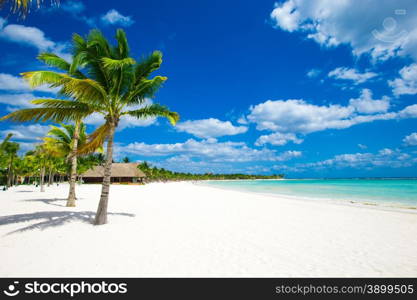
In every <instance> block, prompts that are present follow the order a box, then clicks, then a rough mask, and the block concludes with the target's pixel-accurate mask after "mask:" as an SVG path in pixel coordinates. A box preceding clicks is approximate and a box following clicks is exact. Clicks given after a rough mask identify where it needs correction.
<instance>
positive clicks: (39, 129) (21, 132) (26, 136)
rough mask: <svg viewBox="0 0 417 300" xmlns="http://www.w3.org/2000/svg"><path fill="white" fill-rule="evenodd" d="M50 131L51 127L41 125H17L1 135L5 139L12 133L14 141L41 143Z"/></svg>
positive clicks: (5, 130)
mask: <svg viewBox="0 0 417 300" xmlns="http://www.w3.org/2000/svg"><path fill="white" fill-rule="evenodd" d="M49 129H50V128H49V126H44V125H39V124H32V125H15V126H11V127H9V128H8V129H3V130H1V131H0V133H1V135H2V136H3V137H4V136H7V134H9V133H12V134H13V139H14V140H28V141H35V140H39V141H40V140H41V139H42V138H43V137H45V135H46V134H47V132H48V131H49Z"/></svg>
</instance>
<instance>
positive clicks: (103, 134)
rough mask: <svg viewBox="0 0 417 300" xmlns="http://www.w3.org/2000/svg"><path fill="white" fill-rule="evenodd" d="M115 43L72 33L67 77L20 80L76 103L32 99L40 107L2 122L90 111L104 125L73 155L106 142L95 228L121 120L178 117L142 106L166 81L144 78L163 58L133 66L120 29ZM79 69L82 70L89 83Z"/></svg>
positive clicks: (102, 218) (31, 75)
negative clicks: (46, 87)
mask: <svg viewBox="0 0 417 300" xmlns="http://www.w3.org/2000/svg"><path fill="white" fill-rule="evenodd" d="M116 40H117V45H116V46H112V45H111V44H110V43H109V42H108V41H107V39H106V38H105V37H104V36H103V34H102V33H101V32H100V31H99V30H92V31H91V32H90V34H89V35H88V36H87V37H86V38H85V39H84V38H83V37H81V36H80V35H78V34H74V36H73V45H74V50H73V51H74V53H73V54H74V58H73V62H72V64H71V65H70V66H69V73H70V74H71V75H68V74H62V73H57V72H51V71H37V72H27V73H23V74H22V75H23V77H24V78H25V79H27V80H28V81H29V83H30V84H31V86H32V87H36V86H39V85H43V84H49V85H50V86H51V87H60V88H61V90H60V94H62V95H65V96H68V97H72V98H74V99H76V101H71V100H58V99H39V100H34V101H32V103H34V104H37V105H40V106H41V107H39V108H30V109H23V110H19V111H15V112H12V113H11V114H9V115H7V116H5V117H3V118H2V119H3V120H5V119H10V120H14V121H29V120H35V121H50V120H53V121H55V122H63V121H68V120H79V119H82V118H85V117H86V116H88V115H90V114H92V113H95V112H96V113H99V114H101V115H102V116H103V118H104V124H103V125H102V126H100V127H98V128H97V129H96V131H95V132H94V133H93V134H91V136H90V139H89V142H88V143H87V144H86V145H85V146H84V147H82V148H81V149H80V150H79V151H78V152H79V153H80V154H82V153H87V152H91V149H96V148H97V147H98V146H100V145H103V144H104V142H105V141H107V151H106V161H105V164H104V178H103V185H102V191H101V196H100V202H99V206H98V209H97V213H96V217H95V222H94V223H95V224H96V225H100V224H105V223H107V207H108V200H109V189H110V177H111V166H112V161H113V143H114V135H115V131H116V128H117V126H118V124H119V121H120V119H121V118H123V117H124V116H130V117H135V118H138V119H146V118H149V117H165V118H167V119H168V120H169V121H170V122H171V124H173V125H175V124H176V122H177V121H178V119H179V115H178V114H177V113H176V112H172V111H170V110H169V109H168V108H167V107H165V106H161V105H159V104H150V105H146V102H145V101H146V99H147V98H150V97H153V96H154V95H155V93H156V92H157V90H158V89H159V88H160V87H161V85H162V84H163V83H164V82H165V81H166V80H167V78H166V77H162V76H155V77H153V78H149V76H150V74H151V73H152V72H153V71H155V70H157V69H159V67H160V65H161V63H162V53H161V52H159V51H154V52H153V53H152V54H151V55H149V56H148V57H145V58H143V59H142V60H141V61H140V62H136V61H135V60H134V59H133V58H131V57H130V56H129V46H128V42H127V38H126V34H125V32H124V31H123V30H121V29H119V30H117V33H116ZM62 63H64V62H62ZM80 69H83V70H85V71H87V73H88V75H89V78H87V77H86V76H85V75H84V74H83V73H82V72H81V70H80ZM74 74H78V77H74Z"/></svg>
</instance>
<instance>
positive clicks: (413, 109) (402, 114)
mask: <svg viewBox="0 0 417 300" xmlns="http://www.w3.org/2000/svg"><path fill="white" fill-rule="evenodd" d="M398 118H400V119H408V118H417V104H413V105H409V106H407V107H406V108H404V109H403V110H401V111H399V112H398Z"/></svg>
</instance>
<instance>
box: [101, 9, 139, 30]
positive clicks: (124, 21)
mask: <svg viewBox="0 0 417 300" xmlns="http://www.w3.org/2000/svg"><path fill="white" fill-rule="evenodd" d="M101 20H102V21H103V22H104V23H105V24H112V25H120V26H124V27H128V26H130V25H132V24H133V23H134V21H133V20H132V18H131V17H126V16H123V15H122V14H121V13H119V12H118V11H117V10H115V9H111V10H109V11H108V12H107V13H106V14H105V15H103V16H102V17H101Z"/></svg>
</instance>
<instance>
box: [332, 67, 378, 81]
mask: <svg viewBox="0 0 417 300" xmlns="http://www.w3.org/2000/svg"><path fill="white" fill-rule="evenodd" d="M377 75H378V74H376V73H374V72H364V73H360V72H359V71H358V70H356V69H352V68H344V67H340V68H336V69H334V70H332V71H330V72H329V74H328V76H329V77H331V78H335V79H340V80H349V81H351V82H353V83H354V84H360V83H364V82H365V81H368V80H369V79H371V78H373V77H375V76H377Z"/></svg>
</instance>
